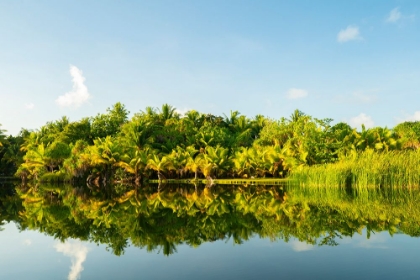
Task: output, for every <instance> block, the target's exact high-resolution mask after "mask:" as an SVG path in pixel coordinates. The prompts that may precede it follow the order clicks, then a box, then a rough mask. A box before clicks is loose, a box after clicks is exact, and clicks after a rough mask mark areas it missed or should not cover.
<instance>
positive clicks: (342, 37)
mask: <svg viewBox="0 0 420 280" xmlns="http://www.w3.org/2000/svg"><path fill="white" fill-rule="evenodd" d="M360 39H362V37H361V36H360V32H359V27H357V26H352V25H349V26H347V28H346V29H341V30H340V32H338V34H337V41H338V42H340V43H344V42H347V41H352V40H360Z"/></svg>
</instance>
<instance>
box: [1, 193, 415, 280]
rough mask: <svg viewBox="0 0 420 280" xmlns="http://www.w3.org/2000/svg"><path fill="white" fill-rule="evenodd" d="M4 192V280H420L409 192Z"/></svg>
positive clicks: (2, 242)
mask: <svg viewBox="0 0 420 280" xmlns="http://www.w3.org/2000/svg"><path fill="white" fill-rule="evenodd" d="M3 188H5V187H4V186H3ZM9 188H10V189H11V190H15V192H13V191H9V192H4V189H3V193H2V197H1V206H2V209H1V211H2V212H1V215H2V216H1V219H2V221H3V225H2V226H1V228H2V229H3V231H1V232H0V236H1V237H0V246H1V247H0V248H2V254H1V260H0V261H1V262H2V267H3V269H2V270H1V271H0V278H1V279H78V277H80V279H139V278H143V279H197V278H200V279H217V278H220V279H279V278H281V279H320V278H322V279H337V278H340V279H354V278H369V279H395V278H399V279H402V278H403V279H417V278H418V275H419V273H420V267H419V266H418V265H417V261H418V259H419V257H420V253H419V250H418V248H420V246H419V245H420V240H419V239H418V236H419V232H420V226H419V225H420V223H419V221H420V215H418V213H419V211H420V210H419V209H420V207H419V206H420V204H419V203H418V202H419V201H420V200H419V197H420V195H419V192H417V191H414V190H411V191H404V192H403V191H401V190H392V189H387V190H385V189H382V190H370V191H367V192H365V193H357V192H353V191H350V192H349V190H343V189H322V190H319V189H305V188H299V187H296V186H287V185H285V186H218V185H216V186H213V187H211V188H206V187H204V186H198V187H197V189H195V188H194V186H191V185H173V186H164V187H162V188H160V189H158V188H157V186H154V185H149V186H144V187H143V188H139V187H132V186H101V188H102V189H95V188H92V187H88V186H79V187H74V186H65V185H38V186H20V185H18V186H11V187H10V186H9ZM9 221H10V222H9Z"/></svg>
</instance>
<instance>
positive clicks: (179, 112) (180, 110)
mask: <svg viewBox="0 0 420 280" xmlns="http://www.w3.org/2000/svg"><path fill="white" fill-rule="evenodd" d="M188 111H191V109H188V108H184V109H175V112H176V113H178V114H179V115H180V116H181V117H183V116H185V114H186V113H188Z"/></svg>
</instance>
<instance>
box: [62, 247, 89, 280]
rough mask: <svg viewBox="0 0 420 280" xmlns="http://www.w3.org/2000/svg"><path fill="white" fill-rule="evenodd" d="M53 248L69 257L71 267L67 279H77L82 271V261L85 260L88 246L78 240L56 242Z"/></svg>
mask: <svg viewBox="0 0 420 280" xmlns="http://www.w3.org/2000/svg"><path fill="white" fill-rule="evenodd" d="M54 248H55V249H56V251H57V252H60V253H63V254H64V255H65V256H67V257H70V258H71V267H70V272H69V276H68V279H69V280H75V279H79V276H80V273H81V272H82V271H83V262H84V261H85V260H86V256H87V253H88V248H87V247H86V246H84V245H83V244H82V243H81V242H80V241H73V242H71V241H68V242H65V243H57V244H55V246H54Z"/></svg>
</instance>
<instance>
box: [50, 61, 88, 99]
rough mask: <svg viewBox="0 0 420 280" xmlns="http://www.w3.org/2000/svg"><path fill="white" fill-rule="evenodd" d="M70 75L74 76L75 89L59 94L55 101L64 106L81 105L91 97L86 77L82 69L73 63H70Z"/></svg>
mask: <svg viewBox="0 0 420 280" xmlns="http://www.w3.org/2000/svg"><path fill="white" fill-rule="evenodd" d="M70 75H71V76H72V78H73V89H72V90H71V91H69V92H67V93H65V94H64V95H61V96H59V97H58V98H57V100H55V102H56V103H57V104H58V105H60V106H62V107H80V106H81V105H82V104H83V103H85V102H87V101H88V100H89V99H90V94H89V91H88V89H87V87H86V85H85V77H83V73H82V71H81V70H80V69H79V68H77V67H76V66H73V65H70Z"/></svg>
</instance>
